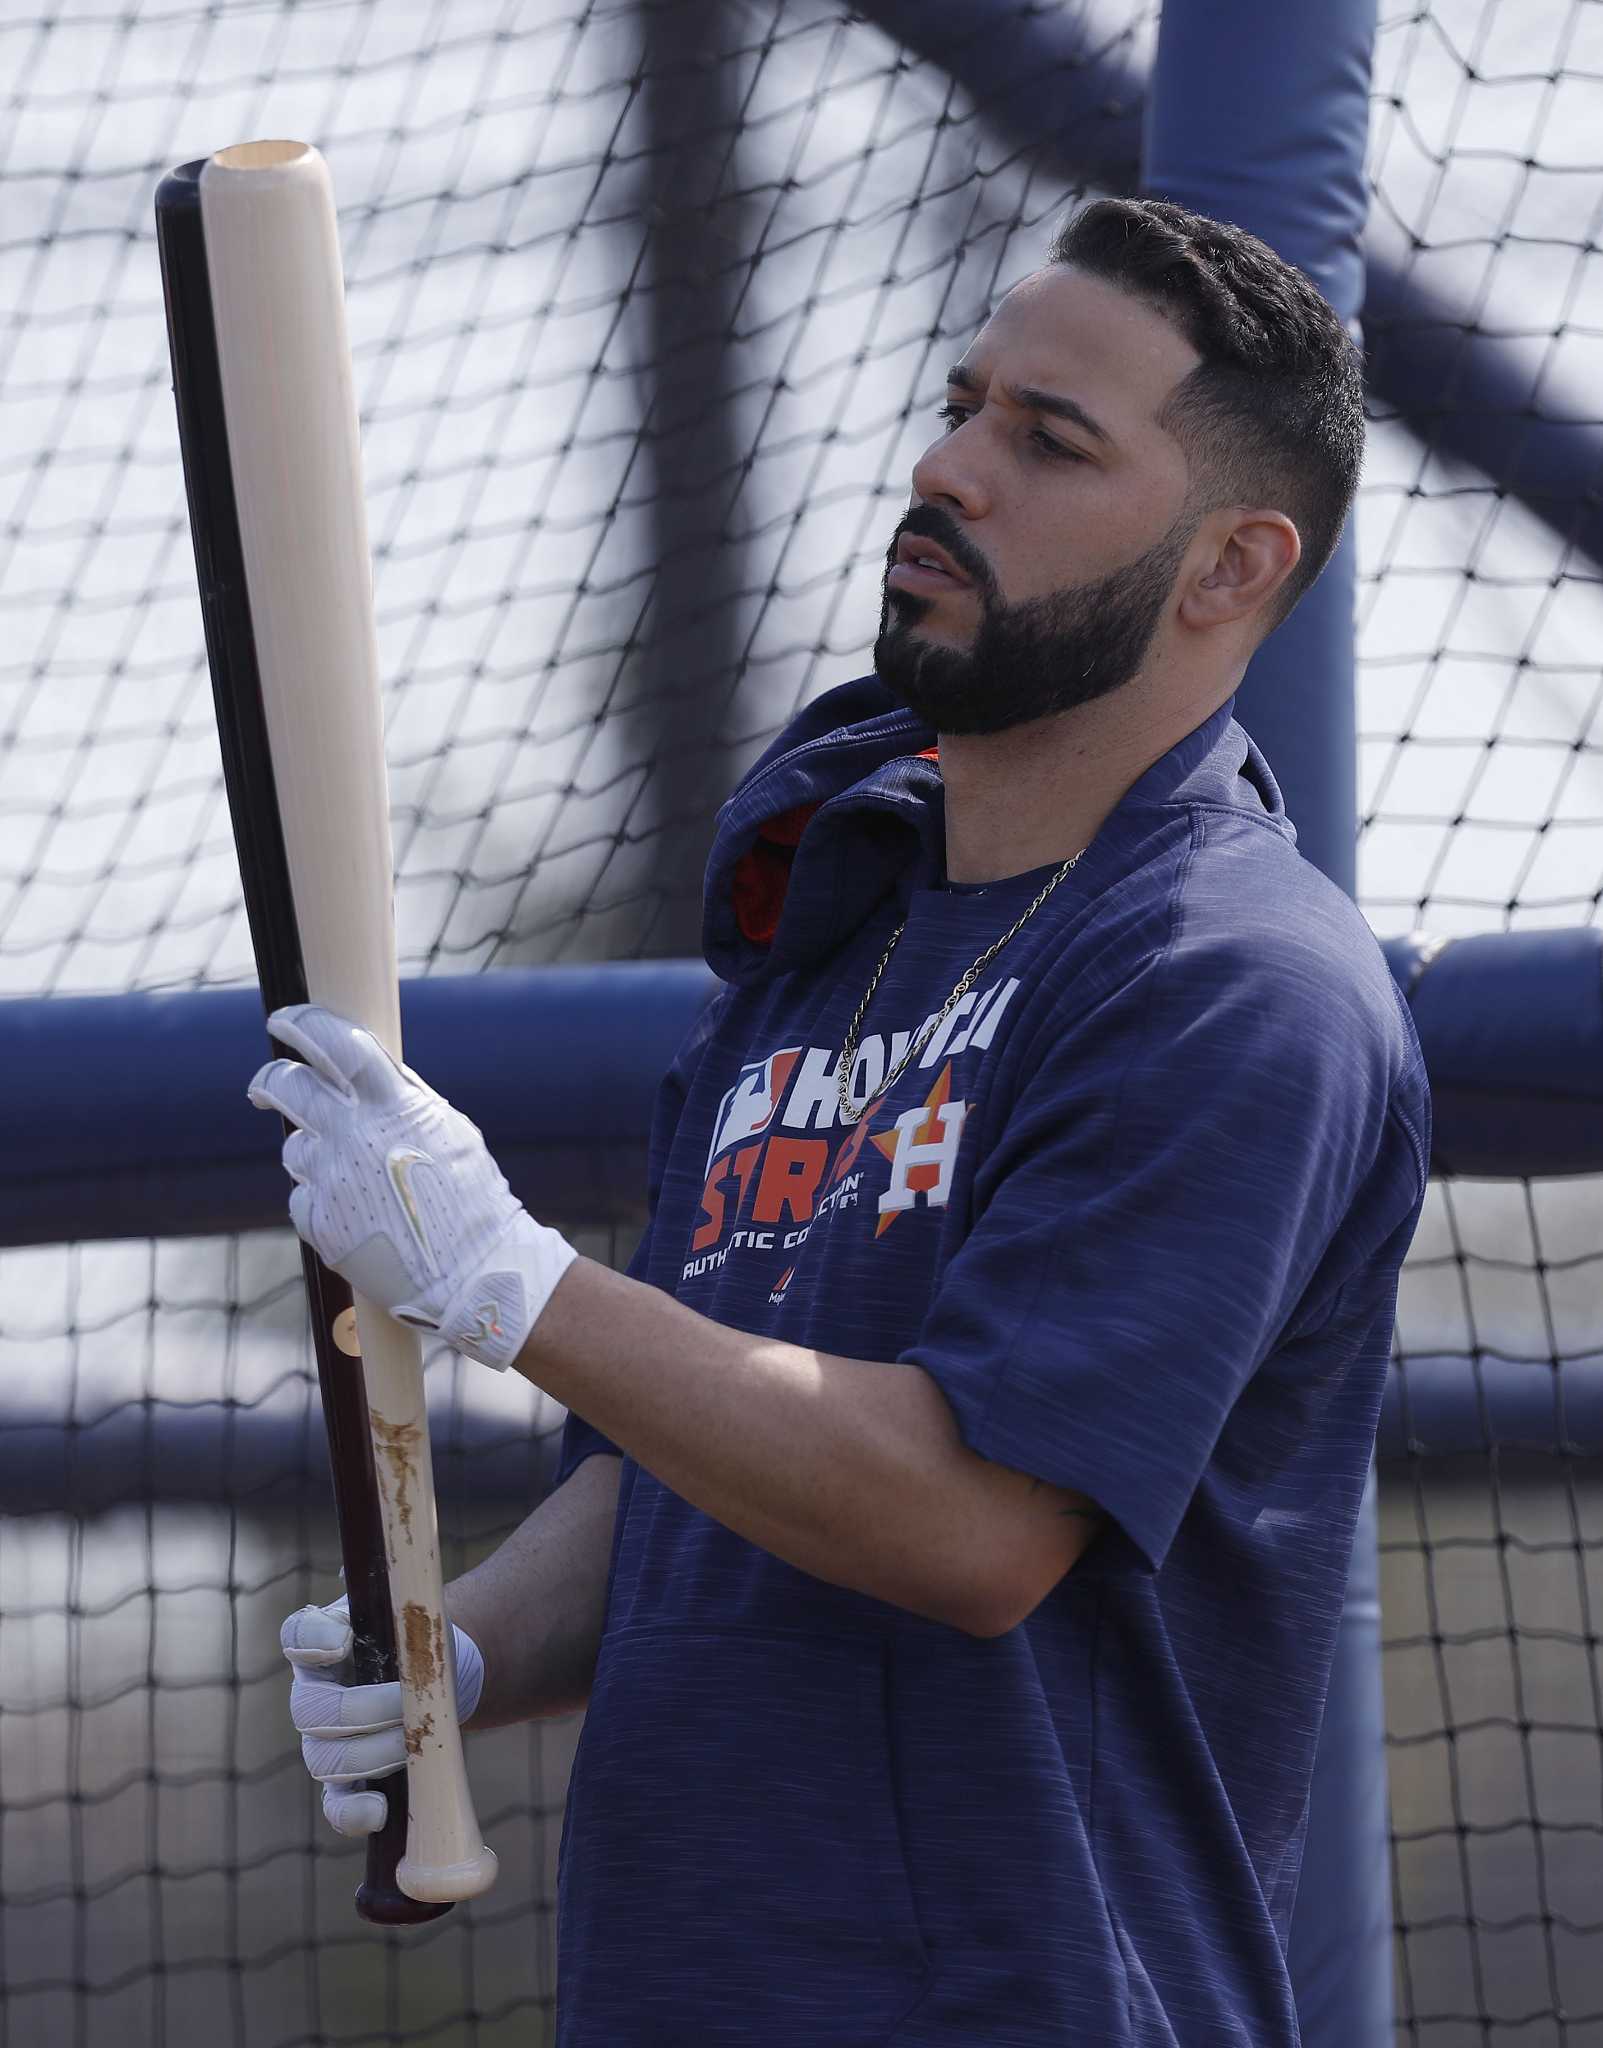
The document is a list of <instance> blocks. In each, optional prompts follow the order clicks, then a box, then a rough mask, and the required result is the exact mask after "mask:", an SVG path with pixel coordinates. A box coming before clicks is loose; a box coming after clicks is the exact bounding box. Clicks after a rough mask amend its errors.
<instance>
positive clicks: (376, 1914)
mask: <svg viewBox="0 0 1603 2048" xmlns="http://www.w3.org/2000/svg"><path fill="white" fill-rule="evenodd" d="M356 1910H357V1912H358V1913H359V1914H360V1915H361V1917H362V1919H364V1920H367V1921H369V1922H371V1923H372V1925H373V1926H375V1927H417V1926H420V1925H421V1924H422V1923H423V1922H424V1921H425V1920H438V1919H439V1918H440V1917H441V1916H442V1914H445V1913H449V1912H450V1910H451V1902H450V1900H449V1899H444V1900H440V1901H435V1900H433V1899H411V1898H408V1897H407V1895H406V1893H405V1892H403V1891H398V1890H396V1888H395V1887H394V1886H393V1885H376V1884H359V1885H358V1886H357V1887H356Z"/></svg>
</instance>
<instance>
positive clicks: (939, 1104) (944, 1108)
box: [869, 1060, 968, 1237]
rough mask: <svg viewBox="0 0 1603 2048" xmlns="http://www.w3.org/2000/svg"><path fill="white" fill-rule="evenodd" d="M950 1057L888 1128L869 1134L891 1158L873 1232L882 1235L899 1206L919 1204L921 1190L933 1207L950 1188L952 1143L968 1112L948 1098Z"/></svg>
mask: <svg viewBox="0 0 1603 2048" xmlns="http://www.w3.org/2000/svg"><path fill="white" fill-rule="evenodd" d="M951 1094H952V1062H951V1061H950V1060H948V1061H947V1062H946V1065H945V1066H944V1067H942V1069H941V1071H940V1075H939V1077H938V1078H937V1080H936V1082H935V1085H934V1087H933V1088H931V1090H930V1092H929V1093H928V1095H926V1096H925V1098H924V1100H923V1101H922V1102H921V1103H920V1104H919V1105H918V1107H917V1108H916V1109H904V1110H903V1111H902V1113H901V1115H900V1116H899V1117H897V1119H896V1121H895V1122H894V1123H893V1124H892V1125H891V1127H890V1129H889V1130H888V1131H879V1132H877V1133H876V1134H875V1135H874V1136H873V1137H871V1138H870V1139H869V1143H870V1144H871V1145H872V1146H873V1147H874V1149H875V1151H876V1152H883V1153H884V1155H885V1157H886V1158H887V1159H888V1160H889V1161H890V1163H891V1184H890V1186H889V1187H888V1188H887V1189H886V1190H885V1192H884V1194H882V1195H881V1196H880V1198H879V1221H878V1223H876V1224H875V1226H874V1235H875V1236H876V1237H883V1236H884V1235H885V1233H886V1231H887V1230H889V1229H890V1227H891V1225H892V1224H893V1223H894V1222H895V1221H896V1219H897V1217H898V1216H900V1215H901V1214H902V1213H903V1211H904V1210H907V1209H913V1208H916V1207H917V1206H918V1198H919V1196H920V1195H922V1196H923V1197H924V1199H925V1202H926V1203H927V1204H928V1206H929V1207H930V1208H932V1209H938V1208H944V1207H945V1205H946V1202H947V1199H948V1197H949V1196H950V1194H951V1190H952V1171H953V1169H954V1167H955V1166H956V1165H957V1148H958V1146H959V1145H960V1144H961V1143H962V1140H963V1125H964V1122H965V1120H966V1119H967V1116H968V1104H967V1103H966V1102H953V1101H952V1100H951Z"/></svg>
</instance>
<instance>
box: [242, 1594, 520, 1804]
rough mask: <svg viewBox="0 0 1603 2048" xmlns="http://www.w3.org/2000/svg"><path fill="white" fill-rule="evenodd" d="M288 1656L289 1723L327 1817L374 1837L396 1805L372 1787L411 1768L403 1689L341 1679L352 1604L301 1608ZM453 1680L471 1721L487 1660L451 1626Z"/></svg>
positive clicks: (461, 1710) (288, 1635) (287, 1643)
mask: <svg viewBox="0 0 1603 2048" xmlns="http://www.w3.org/2000/svg"><path fill="white" fill-rule="evenodd" d="M278 1639H279V1642H280V1644H281V1645H282V1647H283V1651H284V1655H285V1656H286V1657H287V1658H288V1659H289V1661H290V1663H291V1664H292V1665H293V1666H294V1669H295V1678H294V1682H293V1683H292V1684H291V1686H290V1689H289V1711H290V1717H291V1719H292V1720H293V1721H294V1723H295V1728H296V1732H297V1733H298V1734H299V1736H300V1738H301V1755H302V1756H303V1757H304V1758H305V1759H306V1768H307V1769H308V1770H309V1771H310V1772H311V1774H312V1776H313V1777H314V1778H316V1779H317V1781H318V1783H319V1784H320V1785H321V1786H322V1788H323V1816H324V1818H325V1819H326V1820H327V1821H328V1823H329V1825H330V1827H332V1828H334V1829H335V1831H336V1832H337V1833H339V1834H342V1835H373V1834H377V1832H378V1830H379V1829H380V1828H381V1827H383V1825H384V1821H385V1817H386V1815H387V1814H388V1812H389V1805H388V1802H387V1800H386V1799H385V1796H384V1794H383V1793H382V1792H376V1791H374V1790H373V1788H372V1781H373V1779H375V1778H388V1777H391V1776H393V1775H394V1773H395V1772H396V1771H399V1770H402V1769H404V1768H405V1765H406V1736H405V1731H404V1730H403V1728H402V1726H401V1687H400V1681H399V1680H398V1679H392V1680H391V1681H390V1682H389V1684H387V1685H352V1684H350V1683H349V1682H348V1681H347V1680H346V1679H343V1678H340V1677H338V1676H336V1675H335V1673H336V1671H337V1668H338V1667H339V1666H342V1665H348V1663H349V1659H350V1654H351V1640H352V1639H351V1623H350V1617H349V1614H348V1613H347V1611H346V1602H345V1600H344V1598H343V1597H342V1598H340V1599H338V1600H336V1601H335V1602H334V1604H333V1605H332V1606H331V1607H302V1608H298V1609H297V1610H296V1612H295V1613H294V1614H292V1615H291V1616H290V1617H289V1619H288V1621H286V1622H285V1623H284V1626H283V1628H282V1629H280V1631H279V1638H278ZM451 1675H452V1679H453V1681H454V1683H455V1685H456V1711H457V1715H458V1717H459V1718H460V1719H461V1720H463V1721H466V1720H467V1719H468V1717H469V1716H470V1715H471V1714H472V1712H473V1710H474V1708H475V1707H476V1706H477V1705H478V1704H479V1695H480V1694H481V1693H482V1692H483V1690H484V1659H483V1657H482V1656H481V1655H480V1653H479V1646H478V1644H477V1643H475V1642H474V1640H473V1638H472V1637H471V1636H470V1635H469V1634H468V1632H467V1630H466V1629H462V1628H458V1627H457V1626H456V1624H455V1623H454V1622H453V1623H452V1624H451Z"/></svg>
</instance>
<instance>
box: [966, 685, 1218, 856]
mask: <svg viewBox="0 0 1603 2048" xmlns="http://www.w3.org/2000/svg"><path fill="white" fill-rule="evenodd" d="M1234 687H1235V685H1234V683H1232V684H1231V685H1230V687H1229V688H1216V689H1214V690H1213V691H1212V692H1209V691H1205V690H1198V691H1196V692H1194V693H1190V694H1187V695H1184V696H1181V697H1179V698H1177V697H1176V695H1175V692H1174V689H1173V684H1172V680H1171V683H1170V686H1169V687H1168V688H1167V689H1166V690H1165V691H1164V693H1163V695H1162V697H1161V698H1160V699H1158V700H1157V701H1154V692H1153V691H1152V690H1151V689H1150V688H1148V687H1145V686H1144V681H1143V679H1142V678H1140V677H1137V678H1136V680H1135V681H1134V682H1132V683H1129V684H1127V685H1126V686H1125V687H1124V688H1123V689H1120V690H1115V691H1113V692H1111V693H1110V694H1109V695H1108V696H1106V697H1099V698H1097V699H1096V701H1095V702H1094V703H1091V704H1080V705H1077V706H1076V707H1075V708H1074V710H1072V711H1063V712H1059V713H1058V714H1057V715H1056V716H1055V717H1052V718H1042V719H1037V720H1035V721H1034V722H1033V723H1031V724H1029V725H1020V726H1014V727H1013V728H1012V729H1011V730H1010V731H1008V732H1000V733H971V734H950V735H948V734H944V733H943V734H942V735H941V780H942V783H943V784H944V785H945V791H946V874H947V879H948V880H949V881H953V882H996V881H1001V880H1003V879H1005V877H1007V876H1009V875H1022V874H1026V873H1028V872H1029V870H1030V869H1032V868H1040V867H1046V866H1048V865H1049V864H1050V863H1052V862H1054V861H1065V860H1068V859H1069V858H1070V856H1071V855H1073V854H1076V853H1078V852H1079V851H1080V850H1081V848H1082V847H1086V846H1089V845H1090V843H1091V841H1092V840H1093V839H1094V838H1095V837H1096V835H1097V832H1098V831H1099V830H1100V828H1101V826H1102V824H1103V821H1104V820H1105V819H1106V818H1107V817H1108V815H1109V814H1110V812H1112V811H1113V809H1114V808H1115V806H1116V805H1117V804H1118V801H1119V799H1120V798H1121V797H1122V796H1123V795H1124V793H1125V791H1126V790H1127V789H1129V788H1130V787H1131V785H1132V784H1133V783H1135V782H1138V781H1139V780H1140V778H1141V777H1142V776H1143V775H1144V774H1145V773H1146V771H1147V770H1148V769H1149V768H1150V767H1151V766H1152V764H1153V762H1154V761H1160V760H1162V758H1163V756H1164V755H1165V754H1166V753H1168V751H1169V749H1170V748H1171V747H1172V746H1174V745H1175V744H1176V743H1177V742H1178V741H1180V740H1182V739H1184V738H1185V736H1186V734H1187V733H1189V732H1194V731H1195V730H1196V728H1197V727H1198V726H1199V725H1201V724H1202V723H1203V721H1204V720H1205V719H1207V718H1208V717H1210V716H1211V714H1212V713H1213V712H1215V711H1217V710H1218V708H1219V706H1220V705H1221V704H1222V703H1223V702H1224V701H1225V699H1226V697H1228V696H1229V695H1230V691H1231V689H1233V688H1234Z"/></svg>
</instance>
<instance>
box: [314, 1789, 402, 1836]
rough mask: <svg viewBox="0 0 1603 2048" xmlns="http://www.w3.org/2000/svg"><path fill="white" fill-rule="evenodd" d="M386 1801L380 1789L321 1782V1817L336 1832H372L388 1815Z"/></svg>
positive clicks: (381, 1825) (348, 1833)
mask: <svg viewBox="0 0 1603 2048" xmlns="http://www.w3.org/2000/svg"><path fill="white" fill-rule="evenodd" d="M389 1810H390V1809H389V1802H388V1800H387V1799H386V1798H385V1797H384V1794H383V1793H382V1792H370V1791H368V1790H367V1789H366V1788H365V1787H364V1786H361V1785H325V1786H324V1787H323V1818H324V1819H325V1820H326V1821H327V1822H328V1824H329V1826H330V1827H331V1828H332V1829H333V1830H334V1832H335V1833H336V1834H339V1835H376V1834H377V1833H378V1831H379V1829H380V1828H381V1827H383V1825H384V1823H385V1821H386V1820H387V1819H388V1818H389Z"/></svg>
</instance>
